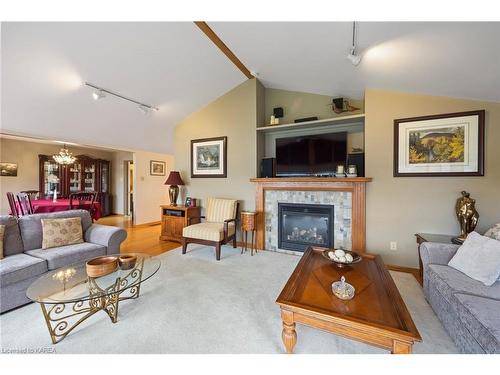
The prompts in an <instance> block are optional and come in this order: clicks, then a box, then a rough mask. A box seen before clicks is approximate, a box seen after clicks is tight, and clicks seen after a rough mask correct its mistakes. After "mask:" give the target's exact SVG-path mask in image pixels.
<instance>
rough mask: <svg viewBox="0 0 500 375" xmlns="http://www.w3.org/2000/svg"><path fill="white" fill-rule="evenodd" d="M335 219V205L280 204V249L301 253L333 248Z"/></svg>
mask: <svg viewBox="0 0 500 375" xmlns="http://www.w3.org/2000/svg"><path fill="white" fill-rule="evenodd" d="M333 218H334V206H333V205H325V204H298V203H278V247H279V248H280V249H284V250H294V251H301V252H304V251H305V250H306V249H307V247H308V246H318V247H326V248H330V247H333V233H334V231H333V220H334V219H333Z"/></svg>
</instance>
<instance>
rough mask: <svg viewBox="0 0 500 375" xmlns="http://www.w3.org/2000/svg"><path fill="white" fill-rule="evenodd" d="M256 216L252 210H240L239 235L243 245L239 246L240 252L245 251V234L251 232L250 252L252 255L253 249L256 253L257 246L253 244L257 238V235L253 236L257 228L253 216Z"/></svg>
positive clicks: (246, 244)
mask: <svg viewBox="0 0 500 375" xmlns="http://www.w3.org/2000/svg"><path fill="white" fill-rule="evenodd" d="M256 216H257V213H256V212H253V211H242V212H241V235H242V237H243V238H242V239H243V246H242V247H241V253H242V254H243V252H246V251H247V249H248V248H247V246H248V243H247V235H248V232H252V243H251V245H250V253H251V255H252V256H253V251H254V249H255V254H257V247H256V246H255V241H254V240H255V239H257V236H255V237H254V233H255V232H256V230H257V226H256V223H255V221H256V220H255V218H256Z"/></svg>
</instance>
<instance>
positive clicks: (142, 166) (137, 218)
mask: <svg viewBox="0 0 500 375" xmlns="http://www.w3.org/2000/svg"><path fill="white" fill-rule="evenodd" d="M151 160H158V161H164V162H165V163H166V164H167V169H166V174H165V176H151V175H150V173H149V164H150V161H151ZM133 161H134V172H135V180H134V224H136V225H139V224H146V223H153V222H157V221H160V205H162V204H168V203H169V200H168V186H166V185H164V183H165V180H166V179H167V177H168V174H169V173H170V171H171V170H172V169H174V157H173V155H168V154H158V153H154V152H146V151H134V158H133Z"/></svg>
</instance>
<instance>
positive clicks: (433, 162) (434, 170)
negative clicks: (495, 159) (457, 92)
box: [394, 110, 485, 177]
mask: <svg viewBox="0 0 500 375" xmlns="http://www.w3.org/2000/svg"><path fill="white" fill-rule="evenodd" d="M484 115H485V112H484V110H481V111H470V112H459V113H448V114H442V115H434V116H422V117H413V118H405V119H398V120H394V177H417V176H422V177H423V176H484Z"/></svg>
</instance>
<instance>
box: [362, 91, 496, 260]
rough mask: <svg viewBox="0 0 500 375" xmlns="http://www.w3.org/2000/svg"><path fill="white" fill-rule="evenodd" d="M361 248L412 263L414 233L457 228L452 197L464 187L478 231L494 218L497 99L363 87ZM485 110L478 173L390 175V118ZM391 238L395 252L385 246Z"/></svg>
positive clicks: (454, 198)
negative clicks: (364, 176)
mask: <svg viewBox="0 0 500 375" xmlns="http://www.w3.org/2000/svg"><path fill="white" fill-rule="evenodd" d="M365 106H366V107H365V113H366V120H365V150H366V173H367V176H369V177H373V182H371V183H369V184H368V191H367V205H366V209H367V249H368V251H369V252H373V253H379V254H382V255H383V258H384V261H385V262H386V263H388V264H397V265H403V266H413V267H416V266H417V265H418V258H417V249H416V245H415V238H414V236H413V235H414V233H417V232H430V233H449V234H454V233H457V232H458V230H459V227H458V223H457V220H456V218H455V214H454V204H455V200H456V199H457V197H458V196H459V194H460V191H462V190H467V191H469V192H470V193H471V196H472V197H473V198H475V199H476V207H477V209H478V211H479V214H480V219H479V225H478V228H477V229H478V231H480V232H483V231H485V230H486V229H487V228H488V227H489V226H491V225H492V224H494V223H498V222H500V198H499V193H500V147H498V142H499V141H500V103H493V102H478V101H471V100H462V99H455V98H446V97H435V96H425V95H413V94H406V93H401V92H391V91H382V90H371V89H369V90H366V93H365ZM478 109H485V110H486V137H485V138H486V147H485V148H486V155H485V156H486V157H485V159H486V160H485V172H486V173H485V176H484V177H393V176H392V173H393V162H392V160H393V126H394V125H393V121H394V119H397V118H405V117H414V116H423V115H432V114H439V113H450V112H460V111H469V110H478ZM389 241H397V243H398V250H397V251H391V250H389Z"/></svg>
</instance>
